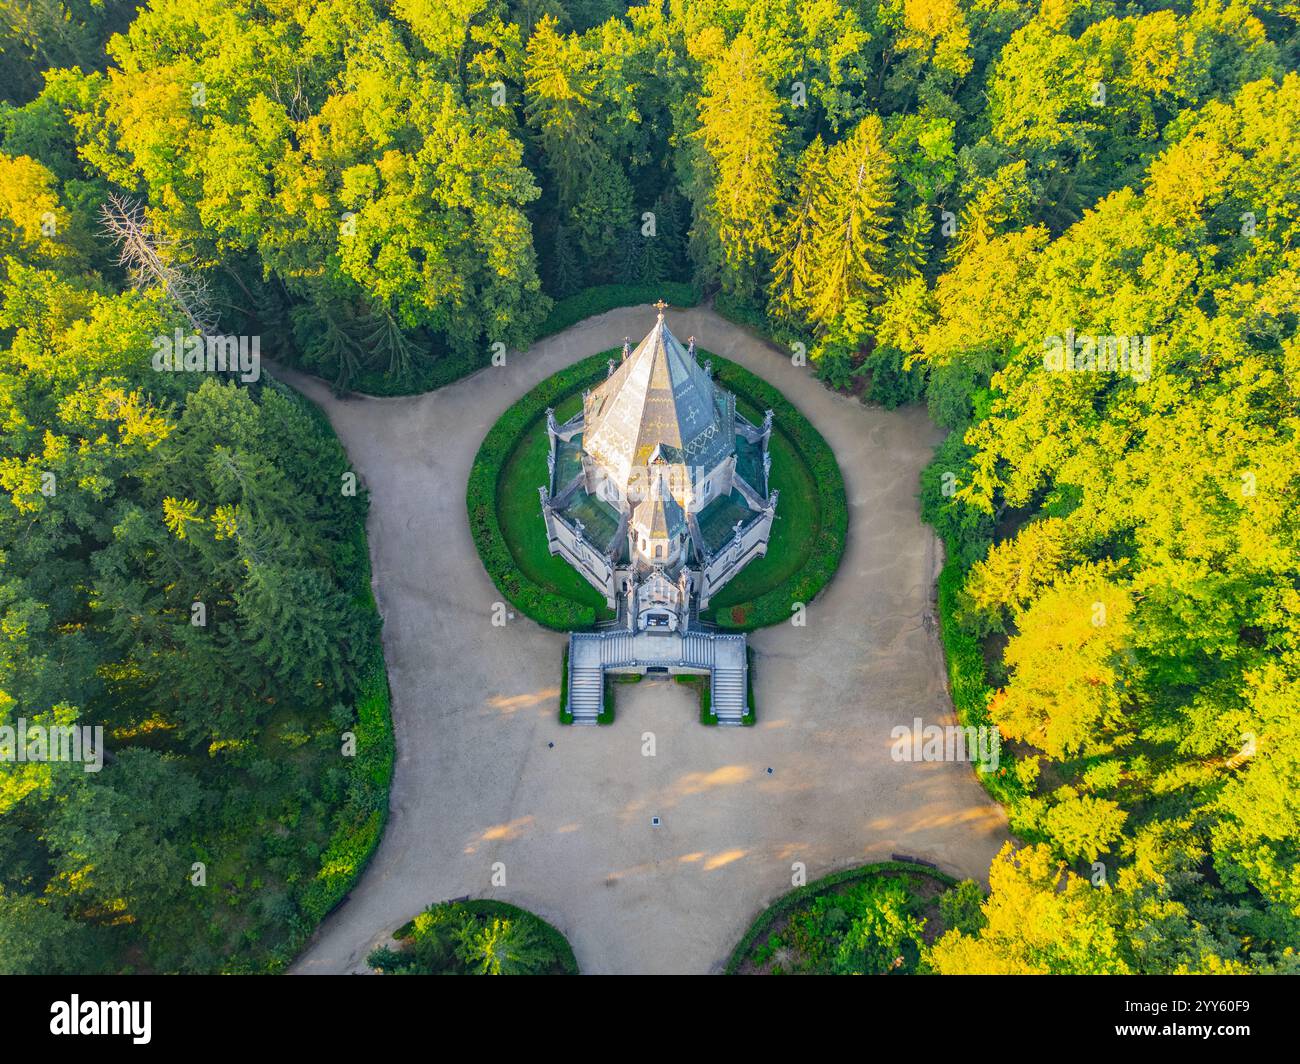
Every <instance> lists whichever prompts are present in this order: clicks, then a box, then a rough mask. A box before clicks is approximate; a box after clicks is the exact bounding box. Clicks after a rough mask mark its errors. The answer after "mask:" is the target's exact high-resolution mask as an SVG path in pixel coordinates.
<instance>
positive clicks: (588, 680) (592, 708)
mask: <svg viewBox="0 0 1300 1064" xmlns="http://www.w3.org/2000/svg"><path fill="white" fill-rule="evenodd" d="M604 708H605V670H604V669H602V668H599V667H597V668H592V667H591V666H585V667H584V666H575V665H574V663H573V659H572V658H570V659H569V712H570V713H572V714H573V723H574V724H595V723H596V718H597V717H598V716H600V711H601V710H602V709H604Z"/></svg>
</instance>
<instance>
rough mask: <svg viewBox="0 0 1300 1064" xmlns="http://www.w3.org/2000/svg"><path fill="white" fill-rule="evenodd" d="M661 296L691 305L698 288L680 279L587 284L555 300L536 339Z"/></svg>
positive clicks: (694, 303) (694, 301)
mask: <svg viewBox="0 0 1300 1064" xmlns="http://www.w3.org/2000/svg"><path fill="white" fill-rule="evenodd" d="M660 299H662V300H664V301H665V302H667V303H670V304H672V305H673V306H674V307H693V306H695V305H696V304H697V303H699V301H700V290H699V289H698V288H696V287H695V286H694V285H692V284H687V283H685V282H683V281H659V282H656V283H654V284H601V285H596V286H595V287H594V288H587V289H584V290H583V291H581V292H578V293H576V294H575V295H571V296H569V297H568V298H566V299H561V300H557V301H556V303H555V305H554V306H553V307H551V312H550V313H549V314H548V315H547V316H546V320H545V321H544V322H542V327H541V328H540V329H539V330H538V332H537V337H536V338H537V339H538V340H540V339H541V338H542V337H544V336H551V335H553V334H554V333H557V332H560V331H562V330H564V329H567V328H568V327H569V326H570V325H576V324H577V323H578V322H580V321H583V320H584V319H586V318H591V317H595V315H597V314H604V313H605V312H606V311H609V310H616V309H617V308H619V307H636V306H640V305H641V304H642V303H656V302H658V301H659V300H660Z"/></svg>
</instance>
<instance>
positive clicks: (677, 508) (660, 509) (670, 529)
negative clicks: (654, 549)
mask: <svg viewBox="0 0 1300 1064" xmlns="http://www.w3.org/2000/svg"><path fill="white" fill-rule="evenodd" d="M632 524H633V525H634V526H635V527H637V528H639V529H640V530H642V531H643V532H644V533H645V534H646V535H647V536H649V537H650V538H651V539H671V538H672V537H674V536H678V535H681V534H682V533H683V532H685V531H686V513H685V512H684V511H683V510H682V508H681V505H680V504H679V503H678V502H677V500H676V499H674V498H673V496H672V492H670V491H669V490H668V481H667V478H666V477H665V476H664V474H663V471H662V467H661V469H660V472H659V474H658V476H657V477H656V480H655V483H654V487H653V489H652V490H651V491H650V492H649V493H648V494H647V495H646V497H645V498H644V499H642V500H641V501H640V502H639V503H637V504H636V509H634V510H633V511H632Z"/></svg>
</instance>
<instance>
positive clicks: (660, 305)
mask: <svg viewBox="0 0 1300 1064" xmlns="http://www.w3.org/2000/svg"><path fill="white" fill-rule="evenodd" d="M655 306H656V307H658V308H659V320H660V321H663V320H664V311H665V310H667V309H668V304H667V303H665V302H664V301H663V299H662V298H661V299H660V300H659V302H658V303H656V304H655Z"/></svg>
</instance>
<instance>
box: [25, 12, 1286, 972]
mask: <svg viewBox="0 0 1300 1064" xmlns="http://www.w3.org/2000/svg"><path fill="white" fill-rule="evenodd" d="M5 11H6V21H5V22H4V24H3V25H0V42H2V44H0V79H2V80H3V83H2V84H0V92H2V94H3V96H4V99H5V102H4V103H3V104H0V151H2V154H0V342H2V344H3V350H2V351H0V411H2V416H0V487H2V488H3V491H4V499H3V503H2V504H0V615H2V620H0V692H2V694H0V712H3V713H4V714H6V715H7V716H8V717H11V718H12V717H17V716H19V715H23V714H26V715H27V716H29V717H31V718H33V719H36V718H40V719H49V720H58V721H68V722H73V721H84V722H87V723H95V724H102V725H103V726H104V727H105V728H106V733H107V734H108V736H109V737H110V738H109V741H108V746H109V749H110V751H111V752H112V754H113V755H114V756H113V759H112V760H111V762H110V763H109V764H107V765H106V767H105V769H104V771H103V772H102V773H101V774H99V775H97V776H94V777H88V776H87V775H86V774H83V773H81V772H80V770H79V769H77V770H76V771H75V772H68V773H66V774H65V773H61V772H60V771H57V770H56V769H52V768H50V767H48V766H47V767H41V766H33V765H26V766H14V765H9V764H6V765H4V771H3V774H2V775H0V964H3V965H5V966H6V967H7V969H11V970H31V969H36V970H51V969H69V970H79V969H89V968H91V967H95V968H96V969H98V968H106V969H117V968H120V967H123V966H128V965H135V966H140V967H147V968H158V969H167V970H174V969H186V970H209V969H213V968H217V967H221V966H223V965H224V966H234V967H239V966H240V965H253V966H257V965H268V964H270V965H273V964H274V963H275V962H274V960H273V959H271V956H272V954H274V953H275V950H276V948H281V949H282V950H283V948H287V946H286V944H287V943H291V942H292V941H293V935H294V933H295V932H294V930H293V929H294V927H299V928H300V927H302V926H306V925H307V924H309V923H310V919H311V918H310V915H309V910H310V907H307V908H304V902H303V896H302V884H303V882H304V877H310V876H311V875H312V874H314V873H313V870H312V868H310V867H309V866H311V865H313V862H314V860H315V858H316V857H318V856H319V853H320V850H321V849H322V848H323V847H325V846H327V845H328V839H329V837H330V835H331V832H332V830H334V828H335V827H336V826H337V818H338V817H340V816H341V817H343V820H344V821H346V820H347V819H348V818H349V817H352V818H353V819H355V817H356V816H357V815H358V814H359V812H361V811H362V810H363V807H364V804H365V803H364V802H361V803H360V804H358V801H357V800H355V799H354V798H349V797H348V794H347V791H348V788H349V787H352V786H353V783H352V782H350V781H351V780H352V777H351V776H350V775H349V774H348V771H347V768H346V766H344V765H341V764H339V759H338V758H337V757H335V756H334V752H335V748H336V747H337V740H338V735H339V733H340V731H342V730H345V729H346V728H347V727H348V726H349V724H350V723H352V722H353V721H354V720H355V713H356V709H355V707H356V705H357V703H358V699H359V692H360V691H361V690H362V687H363V677H364V675H365V674H366V670H367V669H368V668H369V667H370V666H371V665H372V663H373V662H372V657H371V656H370V654H371V650H372V649H373V646H374V642H375V639H376V634H375V633H376V620H375V617H374V611H373V607H372V605H371V604H370V603H369V602H368V601H367V598H366V589H365V587H364V586H362V585H359V584H358V583H357V579H356V575H355V574H356V573H357V571H358V567H359V566H361V565H362V564H363V562H364V539H363V536H362V532H361V529H362V527H363V526H362V522H363V520H364V493H362V494H361V495H358V496H355V497H349V496H346V495H343V494H341V493H340V491H339V478H340V476H341V475H342V474H344V473H345V472H346V460H345V458H344V456H343V454H342V452H341V450H339V449H338V447H337V444H336V443H334V441H333V440H332V438H331V437H330V434H329V432H328V429H327V428H326V427H325V426H323V425H322V424H321V423H320V422H319V421H318V420H317V419H316V418H315V417H314V416H313V415H312V414H311V413H310V412H309V411H308V410H307V409H306V408H304V407H303V406H302V404H301V403H300V402H299V401H297V400H296V399H294V398H293V397H292V395H290V394H289V393H288V392H286V391H284V390H283V389H281V388H280V387H278V386H276V385H274V384H271V383H269V382H268V381H266V380H263V381H261V382H257V383H249V384H244V383H239V382H237V381H235V380H232V379H221V378H209V379H206V380H200V379H199V376H198V375H193V374H165V373H164V374H159V373H155V372H151V367H150V363H149V355H150V350H151V347H150V345H151V342H152V340H153V339H154V338H155V337H157V336H159V335H170V334H171V333H172V332H173V330H175V329H177V328H185V329H189V328H190V327H191V326H192V325H193V324H194V323H195V322H196V321H200V322H203V323H209V322H211V323H215V324H219V327H220V329H221V330H222V331H223V332H225V333H229V334H232V335H241V336H243V335H256V336H259V337H260V338H261V344H262V349H263V350H264V351H266V352H274V353H275V356H276V357H277V358H280V359H282V360H284V361H285V362H287V363H291V364H295V365H298V366H301V367H303V368H305V369H307V370H309V371H311V372H313V373H315V374H318V375H320V376H322V377H324V378H326V379H327V380H329V381H330V382H332V383H333V384H334V385H335V387H337V388H339V389H347V388H349V387H351V386H354V385H356V384H357V383H358V382H360V381H375V380H381V381H385V382H387V386H388V387H391V389H392V390H396V391H400V390H403V389H407V390H410V389H412V388H415V387H417V386H418V382H419V381H421V380H426V379H428V376H429V373H430V372H431V368H433V367H439V366H442V367H447V366H454V367H457V368H456V370H455V373H456V374H459V373H461V372H468V371H470V370H472V369H473V368H475V367H477V366H481V365H484V364H486V362H487V360H488V359H489V357H490V353H491V350H492V349H493V345H496V344H503V345H505V346H506V347H509V348H525V347H526V346H527V344H528V343H529V342H530V341H531V340H532V339H533V338H534V337H535V336H536V335H537V334H538V332H539V330H540V329H541V328H542V327H543V322H544V321H545V319H546V315H547V313H548V310H549V309H550V307H551V304H552V302H553V301H557V300H563V299H566V298H569V297H572V296H574V295H575V294H577V293H579V292H581V291H583V290H585V289H587V288H589V287H590V286H593V285H610V284H629V285H631V284H641V283H646V282H650V283H654V282H664V281H670V280H671V281H689V282H692V283H694V284H696V285H697V286H699V287H700V288H701V289H702V290H703V291H704V292H705V293H706V294H707V296H708V297H709V298H711V299H712V300H713V305H714V306H715V308H716V309H718V310H719V311H720V312H723V313H725V314H727V315H729V316H731V317H733V318H735V319H737V320H740V321H743V322H745V323H747V324H750V325H753V326H755V327H757V328H759V329H761V330H762V331H763V332H765V333H766V334H767V335H769V336H770V337H772V338H773V339H774V340H775V341H776V342H778V343H779V344H781V345H783V346H787V347H788V348H789V349H790V350H791V352H792V354H793V355H794V356H795V357H796V358H798V357H800V354H801V353H804V352H806V354H807V358H808V364H809V367H810V371H811V372H815V373H816V374H817V375H818V376H819V377H820V378H822V379H823V380H824V381H825V383H826V384H827V386H828V387H831V388H835V389H838V390H842V391H845V392H849V393H853V394H857V395H859V396H861V397H862V399H863V400H864V401H867V402H875V403H882V404H884V405H886V406H895V405H898V404H901V403H908V402H923V403H925V404H926V405H927V408H928V410H929V413H930V416H931V417H932V418H933V420H934V421H935V422H936V423H937V424H939V425H940V426H942V427H943V428H944V429H945V430H946V432H947V433H948V434H947V437H946V439H945V441H944V442H943V443H942V444H941V446H940V447H939V449H938V452H937V453H936V456H935V460H934V462H933V464H932V465H931V467H930V468H929V469H928V470H927V472H926V474H925V475H924V477H923V479H922V483H921V485H920V486H919V489H918V490H919V491H920V494H921V500H922V508H923V512H924V514H925V516H926V518H927V520H929V521H930V522H931V523H932V524H933V525H934V527H935V529H936V531H937V532H938V533H939V535H940V536H941V537H942V539H943V540H944V542H945V545H946V547H947V555H948V568H947V570H946V571H945V576H944V580H943V582H942V584H941V598H942V603H943V607H944V608H943V617H942V623H943V628H944V640H945V644H946V646H947V648H948V651H949V668H950V675H951V678H952V679H953V680H954V681H955V683H954V691H955V692H956V691H958V690H960V691H961V692H962V694H961V696H960V699H959V705H958V709H959V712H961V713H962V714H963V718H964V719H965V720H966V721H967V722H970V723H981V722H988V723H994V724H996V725H997V726H998V727H999V729H1000V730H1001V732H1002V735H1003V737H1004V739H1005V740H1007V743H1008V755H1009V756H1008V758H1007V760H1006V763H1005V765H1006V768H1005V774H1004V776H1003V777H1002V778H999V779H997V780H992V781H989V786H990V788H991V789H993V790H994V793H995V794H996V795H997V797H999V799H1000V800H1002V801H1003V802H1004V803H1005V804H1006V806H1007V809H1008V814H1009V816H1010V820H1011V826H1012V829H1013V831H1014V832H1015V834H1016V835H1017V837H1018V838H1019V840H1020V841H1021V842H1022V843H1023V844H1024V846H1023V847H1022V848H1021V849H1019V850H1018V851H1014V852H1013V851H1010V850H1009V851H1007V852H1006V853H1004V854H1003V855H1002V856H1001V857H999V858H998V860H997V862H995V865H994V868H993V873H992V875H991V884H992V895H991V897H990V899H989V901H988V902H987V903H986V905H985V909H984V913H983V919H982V920H980V921H972V922H970V923H968V924H967V925H966V926H965V927H964V929H955V930H953V931H950V932H948V934H947V935H945V936H944V938H942V939H941V940H940V941H939V942H938V943H937V944H936V945H935V946H934V948H933V956H932V958H931V964H932V966H933V967H934V968H935V969H937V970H939V971H943V972H963V971H1024V972H1069V971H1100V970H1104V971H1117V972H1118V971H1127V972H1175V971H1260V972H1271V971H1294V970H1295V969H1296V968H1297V964H1298V963H1300V962H1298V961H1297V957H1296V952H1295V944H1296V943H1297V942H1300V850H1298V847H1300V799H1297V797H1296V796H1297V793H1300V714H1297V709H1296V707H1297V705H1298V704H1300V620H1298V618H1300V571H1298V570H1300V527H1298V522H1300V518H1297V516H1296V507H1295V499H1296V497H1297V493H1296V487H1295V476H1296V469H1297V468H1300V444H1298V443H1297V428H1298V427H1300V420H1298V413H1300V408H1298V405H1297V404H1298V400H1300V341H1297V338H1296V318H1297V310H1298V302H1300V251H1298V250H1297V235H1298V233H1297V226H1298V225H1300V222H1298V221H1297V219H1298V218H1300V210H1298V208H1300V152H1297V150H1296V145H1297V144H1300V74H1297V72H1296V71H1297V46H1298V38H1297V25H1296V23H1297V17H1298V16H1297V12H1296V9H1295V5H1293V4H1284V3H1278V2H1274V0H1259V2H1247V0H1172V2H1155V0H1134V2H1130V3H1114V2H1109V0H1097V2H1085V0H1043V2H1042V3H1041V4H1033V3H1021V2H1013V0H862V2H847V0H801V2H795V0H670V2H668V3H666V4H658V3H652V4H646V5H634V6H625V5H622V4H617V3H614V2H612V0H570V2H561V0H524V2H518V3H509V2H506V0H443V2H439V3H430V2H427V0H395V2H385V0H346V2H342V0H306V2H300V0H294V2H293V3H289V2H286V0H259V2H257V3H252V2H250V0H231V2H230V3H224V4H221V5H211V4H200V3H197V2H195V0H154V2H152V3H150V4H147V5H143V6H140V7H139V8H138V10H136V9H134V8H133V6H132V5H130V4H121V3H106V4H98V3H89V2H87V0H61V2H54V3H39V4H38V3H35V2H31V0H19V2H15V3H12V4H8V5H6V7H5ZM113 204H117V207H116V208H115V209H116V211H117V215H116V217H117V218H118V221H119V223H120V224H126V223H127V222H133V223H135V224H138V225H140V226H141V227H142V230H141V231H142V232H145V233H146V234H147V236H148V239H149V241H151V242H152V244H151V246H153V247H155V248H156V249H157V251H158V255H159V257H160V262H161V263H162V266H163V267H164V269H163V270H162V272H159V271H155V272H154V273H153V274H151V275H148V276H145V277H143V278H141V277H139V276H132V275H131V274H130V272H129V271H128V270H127V269H125V268H124V267H123V265H122V263H121V262H120V261H119V251H120V246H121V245H120V242H115V241H114V240H112V239H110V238H109V237H108V236H106V235H105V232H104V227H103V222H102V219H101V211H102V209H103V208H104V207H105V206H106V205H108V206H110V207H112V205H113ZM141 282H143V283H141ZM46 474H53V476H54V482H55V483H56V484H57V485H58V488H57V490H56V491H55V492H54V493H53V494H50V493H47V492H43V490H42V489H43V486H44V484H45V483H46V482H47V479H48V478H46V477H45V475H46ZM195 602H203V603H204V604H205V605H206V610H207V626H206V627H196V626H194V625H192V624H191V623H190V611H191V606H192V604H193V603H195ZM959 650H960V651H961V652H960V653H958V651H959ZM287 751H296V752H295V753H293V755H292V756H289V755H288V753H287ZM326 766H328V767H326ZM236 779H238V780H242V781H246V783H247V786H246V787H244V788H241V787H240V786H239V785H238V784H237V783H236V782H234V781H235V780H236ZM343 810H350V812H342V811H343ZM272 824H275V825H278V827H270V825H272ZM304 833H305V837H307V838H309V839H311V840H312V841H311V844H310V846H311V847H314V849H311V851H310V859H307V858H303V857H302V856H301V855H300V854H301V851H302V849H303V843H302V839H303V838H304ZM106 839H109V840H115V841H114V842H113V843H112V844H111V845H108V844H106V843H104V841H103V840H106ZM182 839H183V840H185V843H184V845H181V844H180V843H179V842H178V841H177V840H182ZM252 839H256V840H257V842H256V847H255V848H256V851H257V853H256V856H249V854H248V853H244V854H242V855H241V856H240V857H239V858H237V859H236V858H234V857H231V856H230V854H231V853H232V852H233V850H232V844H230V840H241V841H240V843H239V845H240V846H245V847H251V846H253V843H252V842H251V841H250V840H252ZM97 840H98V841H97ZM217 840H226V842H227V845H225V847H224V849H223V847H222V846H219V845H218V841H217ZM236 848H237V847H236ZM182 850H183V851H184V852H183V853H182V852H181V851H182ZM218 852H224V853H225V854H226V855H227V857H226V858H225V860H226V861H227V862H228V863H227V865H226V866H225V867H224V868H222V869H220V870H219V872H218V875H219V878H221V879H222V882H223V883H225V886H224V887H223V891H224V893H222V894H221V895H220V897H221V898H222V901H221V902H220V903H219V904H217V903H208V902H204V903H202V904H199V903H197V902H195V901H194V900H193V899H194V898H196V897H199V896H200V895H197V894H196V893H195V892H192V891H190V890H189V888H188V887H187V885H186V878H185V875H183V874H181V875H173V872H172V870H173V869H175V868H176V867H177V866H178V862H179V863H180V865H182V866H183V867H186V868H188V866H189V864H190V863H191V861H194V860H202V857H200V856H195V854H202V853H207V854H210V855H213V856H212V857H211V859H212V861H213V862H214V863H216V864H220V859H219V858H217V857H216V856H215V855H216V854H217V853H218ZM315 863H318V862H315ZM236 866H238V869H237V868H236ZM249 868H254V869H257V871H256V872H255V873H250V872H248V871H247V869H249ZM202 896H203V897H211V896H213V895H212V894H208V895H202ZM213 906H215V908H214V907H213ZM254 910H255V911H254ZM221 914H224V915H221ZM295 921H296V922H297V923H295ZM1063 926H1068V927H1070V928H1072V929H1073V932H1072V934H1073V937H1070V936H1065V937H1062V936H1058V935H1056V934H1055V932H1054V931H1053V929H1054V928H1056V929H1059V928H1060V927H1063ZM231 958H234V960H233V961H232V960H231Z"/></svg>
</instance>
